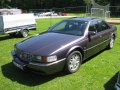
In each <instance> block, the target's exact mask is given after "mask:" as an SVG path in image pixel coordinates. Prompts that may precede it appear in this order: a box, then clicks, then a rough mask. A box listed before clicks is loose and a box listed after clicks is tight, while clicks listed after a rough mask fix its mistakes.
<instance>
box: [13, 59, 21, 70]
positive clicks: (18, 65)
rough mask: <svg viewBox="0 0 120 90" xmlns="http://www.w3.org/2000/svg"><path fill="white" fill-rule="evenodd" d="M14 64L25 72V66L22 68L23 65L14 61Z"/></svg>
mask: <svg viewBox="0 0 120 90" xmlns="http://www.w3.org/2000/svg"><path fill="white" fill-rule="evenodd" d="M13 64H14V65H15V66H16V67H18V68H20V69H21V70H23V66H22V65H20V64H18V63H16V62H15V61H13Z"/></svg>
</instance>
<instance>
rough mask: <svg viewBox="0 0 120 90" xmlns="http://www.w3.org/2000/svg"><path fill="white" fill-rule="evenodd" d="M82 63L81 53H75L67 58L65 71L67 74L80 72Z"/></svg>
mask: <svg viewBox="0 0 120 90" xmlns="http://www.w3.org/2000/svg"><path fill="white" fill-rule="evenodd" d="M81 61H82V54H81V53H80V52H79V51H73V52H72V53H71V54H69V56H68V57H67V62H66V65H65V71H66V72H67V73H74V72H76V71H78V69H79V67H80V65H81Z"/></svg>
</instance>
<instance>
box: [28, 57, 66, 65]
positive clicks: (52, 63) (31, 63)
mask: <svg viewBox="0 0 120 90" xmlns="http://www.w3.org/2000/svg"><path fill="white" fill-rule="evenodd" d="M64 60H66V58H63V59H60V60H57V61H55V62H51V63H33V62H30V63H29V65H36V66H50V65H54V64H57V63H59V62H62V61H64Z"/></svg>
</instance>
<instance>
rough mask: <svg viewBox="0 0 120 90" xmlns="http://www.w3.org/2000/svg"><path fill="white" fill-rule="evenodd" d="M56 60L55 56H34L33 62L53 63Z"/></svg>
mask: <svg viewBox="0 0 120 90" xmlns="http://www.w3.org/2000/svg"><path fill="white" fill-rule="evenodd" d="M56 60H57V56H56V55H54V56H49V57H47V56H36V57H35V61H39V62H53V61H56Z"/></svg>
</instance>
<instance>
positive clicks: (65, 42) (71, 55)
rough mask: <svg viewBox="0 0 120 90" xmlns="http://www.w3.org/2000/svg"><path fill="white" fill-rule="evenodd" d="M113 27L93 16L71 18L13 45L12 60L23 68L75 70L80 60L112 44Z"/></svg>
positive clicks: (38, 71)
mask: <svg viewBox="0 0 120 90" xmlns="http://www.w3.org/2000/svg"><path fill="white" fill-rule="evenodd" d="M115 38H116V27H115V26H112V25H110V24H108V23H107V22H105V21H104V20H101V19H94V18H87V17H84V18H78V17H76V18H70V19H67V20H63V21H61V22H59V23H57V24H56V25H54V26H52V27H51V28H49V30H48V31H47V32H44V33H42V34H39V35H37V36H34V37H31V38H29V39H26V40H24V41H22V42H19V43H17V44H16V45H15V50H13V51H12V52H11V53H12V56H13V64H14V65H15V66H17V67H18V68H20V69H22V70H28V71H31V72H37V73H40V74H52V73H55V72H58V71H62V70H65V71H66V72H67V73H74V72H76V71H77V70H78V69H79V68H80V66H81V63H82V61H83V60H85V59H87V58H89V57H90V56H92V55H94V54H96V53H98V52H99V51H101V50H103V49H105V48H109V49H111V48H113V46H114V41H115Z"/></svg>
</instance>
